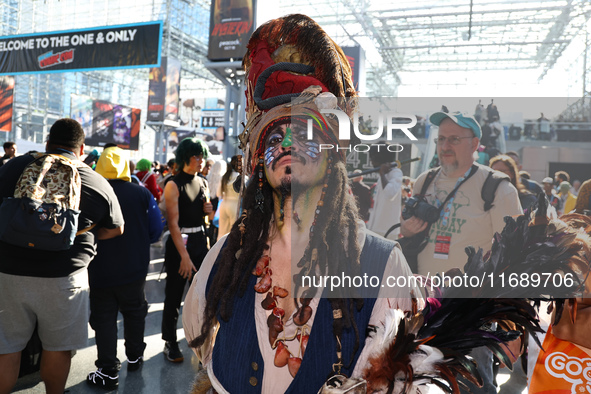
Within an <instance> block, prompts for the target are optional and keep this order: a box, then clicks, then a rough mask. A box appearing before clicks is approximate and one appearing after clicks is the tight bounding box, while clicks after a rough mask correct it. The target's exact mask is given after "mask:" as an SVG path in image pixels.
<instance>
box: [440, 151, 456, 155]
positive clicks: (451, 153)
mask: <svg viewBox="0 0 591 394" xmlns="http://www.w3.org/2000/svg"><path fill="white" fill-rule="evenodd" d="M441 154H442V155H453V154H454V151H452V150H442V151H441Z"/></svg>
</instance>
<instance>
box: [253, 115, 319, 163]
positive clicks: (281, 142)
mask: <svg viewBox="0 0 591 394" xmlns="http://www.w3.org/2000/svg"><path fill="white" fill-rule="evenodd" d="M294 144H297V147H298V148H299V149H297V150H295V151H292V152H290V153H286V152H281V150H280V149H279V148H280V147H281V148H290V147H292V146H293V145H294ZM265 147H266V148H265V151H264V156H265V165H266V166H267V167H271V166H272V165H273V163H274V162H275V161H276V160H277V159H279V158H280V157H281V156H284V155H286V154H292V155H293V156H294V158H298V159H299V160H300V161H302V162H303V164H305V162H306V156H307V157H308V158H309V160H310V159H311V160H312V161H316V160H318V159H319V157H320V144H319V143H318V142H317V141H315V140H312V141H309V140H308V139H307V130H306V128H305V127H304V126H303V125H299V124H287V125H279V126H277V127H275V128H274V129H273V130H271V132H270V133H269V136H268V137H267V139H266V142H265ZM298 152H300V153H298ZM302 154H303V155H305V156H303V155H302Z"/></svg>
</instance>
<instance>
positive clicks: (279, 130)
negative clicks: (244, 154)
mask: <svg viewBox="0 0 591 394" xmlns="http://www.w3.org/2000/svg"><path fill="white" fill-rule="evenodd" d="M290 146H291V128H290V127H289V125H279V126H277V127H275V128H273V130H271V132H270V133H269V136H268V137H267V138H266V142H265V152H264V155H265V165H266V166H267V167H270V166H271V165H272V164H273V162H274V161H275V160H277V158H278V157H279V155H280V154H281V151H280V149H279V148H280V147H283V148H288V147H290Z"/></svg>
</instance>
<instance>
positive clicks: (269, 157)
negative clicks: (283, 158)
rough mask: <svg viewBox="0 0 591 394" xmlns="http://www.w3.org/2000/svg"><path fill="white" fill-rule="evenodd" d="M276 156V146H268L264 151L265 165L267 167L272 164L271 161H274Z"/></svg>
mask: <svg viewBox="0 0 591 394" xmlns="http://www.w3.org/2000/svg"><path fill="white" fill-rule="evenodd" d="M276 156H277V146H270V147H268V148H267V149H265V165H266V166H267V167H269V166H270V165H271V163H273V160H275V157H276Z"/></svg>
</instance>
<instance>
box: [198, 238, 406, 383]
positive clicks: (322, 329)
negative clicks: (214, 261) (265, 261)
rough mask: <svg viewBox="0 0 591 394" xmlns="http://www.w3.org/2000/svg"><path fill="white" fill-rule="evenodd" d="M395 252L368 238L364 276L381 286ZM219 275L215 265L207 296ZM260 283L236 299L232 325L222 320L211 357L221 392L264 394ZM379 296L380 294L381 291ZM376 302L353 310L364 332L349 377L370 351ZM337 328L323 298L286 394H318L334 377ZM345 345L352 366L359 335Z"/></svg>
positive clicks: (348, 333) (345, 338) (349, 332)
mask: <svg viewBox="0 0 591 394" xmlns="http://www.w3.org/2000/svg"><path fill="white" fill-rule="evenodd" d="M393 247H394V243H393V242H391V241H388V240H385V239H384V238H379V237H376V236H373V235H369V234H368V235H367V237H366V239H365V245H364V247H363V250H362V252H361V257H360V262H361V273H362V275H363V273H367V275H368V277H370V276H373V275H375V276H377V277H379V278H380V282H381V278H382V276H383V272H384V269H385V267H386V263H387V261H388V257H389V256H390V253H391V252H392V249H393ZM220 254H221V253H220ZM216 271H217V265H214V267H213V269H212V271H211V274H210V276H209V279H208V283H207V289H206V291H209V286H210V284H211V280H212V278H213V277H214V275H215V272H216ZM256 281H257V277H256V276H254V275H251V278H250V280H249V283H248V287H247V290H246V292H245V294H244V295H243V296H242V297H239V296H238V295H237V296H235V299H234V305H233V309H232V317H231V318H230V321H228V322H225V321H223V320H222V319H221V318H219V317H218V321H219V323H220V327H219V331H218V333H217V337H216V341H215V346H214V348H213V354H212V360H213V371H214V374H215V376H216V378H217V379H218V381H219V382H220V383H221V384H222V386H223V387H224V388H225V389H226V390H227V391H228V392H230V393H232V394H242V393H260V392H261V385H262V382H263V372H264V369H265V366H264V362H263V357H262V355H261V352H260V349H259V345H258V339H257V332H256V323H255V319H254V307H255V304H254V303H255V291H254V289H253V287H254V285H255V284H256ZM375 291H376V294H377V291H379V288H377V289H375ZM206 294H207V292H206ZM375 301H376V299H375V298H366V299H365V300H364V303H363V308H362V309H361V310H360V311H359V312H357V311H356V308H354V309H355V321H356V323H357V327H358V329H359V349H358V350H357V352H356V353H355V355H354V358H353V362H352V363H351V364H350V367H349V368H343V369H342V370H341V372H342V373H344V374H345V375H347V376H350V375H351V373H352V372H353V369H354V367H355V364H356V363H357V358H358V357H359V354H360V352H361V350H362V349H363V347H364V345H365V338H366V332H365V331H366V328H367V326H368V323H369V319H370V317H371V313H372V311H373V307H374V304H375ZM332 323H333V318H332V307H331V305H330V302H329V301H328V299H327V298H322V299H321V300H320V302H319V303H318V310H317V312H316V315H315V317H314V325H313V326H312V332H311V333H310V338H309V341H308V346H307V347H306V353H305V354H304V358H303V360H302V364H301V367H300V369H299V371H298V373H297V375H296V377H295V378H294V379H293V381H292V382H291V384H290V386H289V388H288V389H287V391H286V393H293V394H300V393H316V392H317V391H318V390H319V389H320V387H322V385H323V384H324V382H325V381H326V379H327V378H328V376H329V374H330V373H331V372H332V370H333V369H332V365H333V363H336V362H337V355H336V347H337V343H336V339H335V337H334V334H333V331H332ZM341 342H342V345H343V363H345V364H347V363H349V361H350V360H351V356H352V355H353V349H354V345H355V332H354V330H353V328H352V327H350V328H345V329H344V331H343V335H342V338H341ZM286 368H287V367H286Z"/></svg>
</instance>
